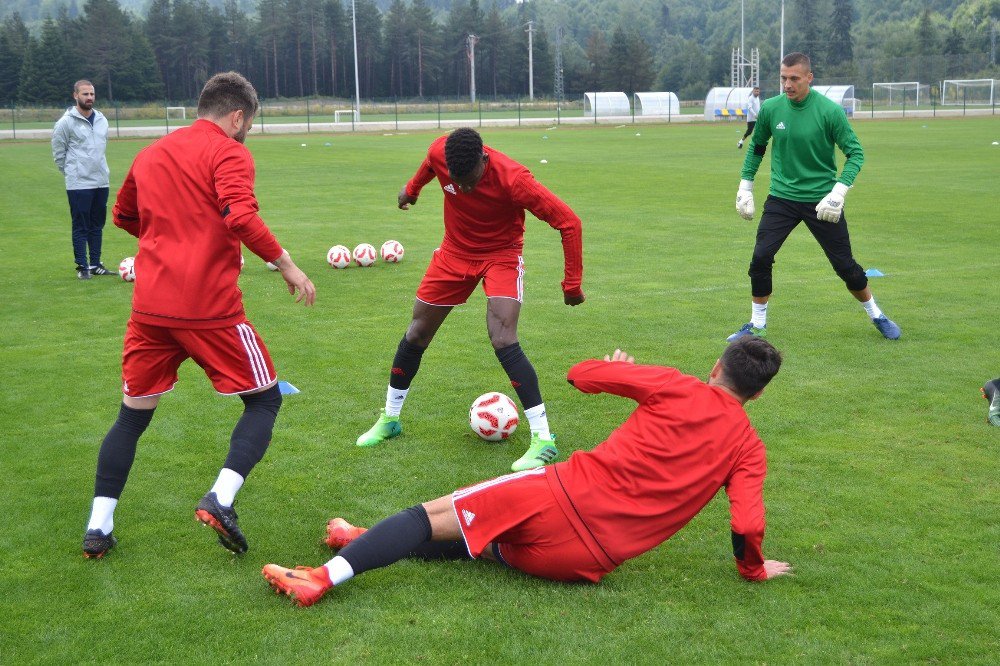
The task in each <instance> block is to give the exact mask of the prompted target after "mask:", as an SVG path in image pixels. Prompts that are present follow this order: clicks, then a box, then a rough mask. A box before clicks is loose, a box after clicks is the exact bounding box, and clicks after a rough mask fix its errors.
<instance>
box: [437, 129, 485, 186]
mask: <svg viewBox="0 0 1000 666" xmlns="http://www.w3.org/2000/svg"><path fill="white" fill-rule="evenodd" d="M482 159H483V137H481V136H479V132H477V131H476V130H474V129H472V128H471V127H459V128H458V129H457V130H455V131H454V132H452V133H451V134H449V135H448V138H447V139H446V140H445V142H444V161H445V164H447V165H448V172H449V173H450V174H451V176H452V178H463V177H465V176H468V175H469V174H470V173H472V172H473V171H475V170H476V165H477V164H479V163H480V162H481V161H482Z"/></svg>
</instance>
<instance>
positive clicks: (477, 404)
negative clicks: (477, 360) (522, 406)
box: [469, 391, 518, 442]
mask: <svg viewBox="0 0 1000 666" xmlns="http://www.w3.org/2000/svg"><path fill="white" fill-rule="evenodd" d="M517 423H518V417H517V405H515V404H514V401H513V400H511V399H510V398H508V397H507V396H505V395H504V394H503V393H497V392H495V391H494V392H491V393H484V394H483V395H481V396H479V397H478V398H476V399H475V401H473V403H472V407H470V408H469V425H470V426H471V427H472V431H473V432H474V433H476V434H477V435H479V436H480V437H482V438H483V439H485V440H487V441H490V442H499V441H500V440H503V439H507V438H508V437H510V436H511V435H512V434H514V430H516V429H517Z"/></svg>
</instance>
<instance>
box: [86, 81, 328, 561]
mask: <svg viewBox="0 0 1000 666" xmlns="http://www.w3.org/2000/svg"><path fill="white" fill-rule="evenodd" d="M257 108H258V103H257V92H256V91H255V90H254V88H253V86H252V85H251V84H250V82H249V81H247V80H246V79H245V78H243V77H242V76H241V75H239V74H237V73H236V72H227V73H223V74H216V75H215V76H213V77H212V78H210V79H209V80H208V82H207V83H205V87H204V89H203V90H202V91H201V96H200V97H199V99H198V119H197V120H196V121H195V122H194V124H192V125H191V126H190V127H185V128H181V129H179V130H177V131H175V132H171V133H170V134H168V135H167V136H165V137H164V138H162V139H159V140H158V141H156V142H154V143H153V144H151V145H150V146H148V147H147V148H145V149H144V150H142V151H141V152H140V153H139V155H138V156H137V157H136V158H135V162H134V163H133V164H132V168H131V169H130V170H129V173H128V175H127V176H126V178H125V182H124V183H123V184H122V187H121V190H120V191H119V192H118V200H117V202H116V203H115V207H114V222H115V225H117V226H119V227H121V228H122V229H124V230H125V231H127V232H128V233H130V234H132V235H133V236H136V237H137V238H138V239H139V251H138V253H137V254H136V257H135V271H136V282H135V292H134V294H133V296H132V316H131V317H130V318H129V321H128V325H127V328H126V330H125V344H124V352H123V354H122V392H123V393H124V398H123V400H122V405H121V408H120V411H119V413H118V419H117V420H116V421H115V424H114V425H113V426H112V427H111V430H110V431H109V432H108V434H107V436H106V437H105V438H104V442H103V443H102V444H101V450H100V453H99V454H98V457H97V480H96V482H95V487H94V502H93V507H92V510H91V515H90V521H89V522H88V524H87V532H86V535H85V536H84V539H83V553H84V555H85V556H87V557H103V556H104V555H105V554H106V553H107V552H108V550H109V549H110V548H112V547H113V546H114V545H115V543H117V540H116V538H115V536H114V535H113V534H112V529H113V528H114V510H115V507H116V506H117V504H118V498H119V497H120V496H121V492H122V490H123V489H124V487H125V482H126V480H127V479H128V474H129V471H130V469H131V467H132V462H133V461H134V459H135V451H136V446H137V444H138V441H139V437H140V436H141V435H142V433H143V432H144V431H145V430H146V427H147V426H148V425H149V423H150V421H151V420H152V418H153V411H154V410H155V409H156V405H157V404H158V402H159V400H160V396H161V395H163V394H164V393H166V392H168V391H170V390H171V389H172V388H173V386H174V384H175V383H176V382H177V368H178V367H179V366H180V364H181V363H182V362H183V361H184V360H185V359H187V358H192V359H194V361H195V362H196V363H197V364H198V365H200V366H201V367H202V368H203V369H204V370H205V373H206V374H207V375H208V377H209V379H210V380H211V381H212V385H213V386H214V387H215V390H216V391H218V392H219V393H221V394H223V395H234V394H235V395H238V396H240V398H241V399H242V400H243V403H244V411H243V415H242V416H241V417H240V420H239V422H238V423H237V424H236V427H235V429H234V430H233V433H232V438H231V440H230V444H229V455H228V456H227V458H226V461H225V463H224V465H223V469H222V470H221V472H220V473H219V476H218V479H217V480H216V482H215V485H214V486H213V487H212V489H211V490H210V491H209V492H208V493H207V494H206V495H205V496H204V497H203V498H202V500H201V502H200V503H199V504H198V507H197V509H196V510H195V516H196V517H197V519H198V520H200V521H201V522H203V523H205V524H206V525H209V526H211V527H213V528H214V529H215V531H216V532H218V535H219V542H220V543H221V544H222V545H223V546H224V547H225V548H227V549H229V550H230V551H232V552H234V553H242V552H245V551H246V549H247V542H246V539H245V538H244V536H243V533H242V532H241V531H240V528H239V524H238V523H237V518H236V512H235V511H234V510H233V498H234V497H235V496H236V493H237V491H239V489H240V487H241V486H242V485H243V481H244V479H245V478H246V476H247V474H249V472H250V470H251V469H252V468H253V467H254V465H256V464H257V462H259V461H260V459H261V458H262V457H263V456H264V452H265V451H266V450H267V446H268V444H269V443H270V441H271V431H272V428H273V426H274V421H275V418H276V417H277V415H278V409H279V407H280V406H281V392H280V391H279V390H278V386H277V383H278V380H277V378H276V377H275V371H274V364H273V363H272V362H271V357H270V355H269V354H268V351H267V347H265V346H264V342H263V341H262V340H261V339H260V336H259V335H258V334H257V331H256V330H255V329H254V327H253V326H252V325H251V324H250V322H249V321H248V320H247V317H246V314H245V313H244V310H243V295H242V293H241V292H240V290H239V287H238V286H237V279H238V277H239V274H240V265H241V252H240V246H241V243H242V244H243V245H246V246H247V248H249V249H250V251H252V252H253V253H254V254H256V255H257V256H259V257H260V258H261V259H263V260H264V261H269V262H271V263H273V264H275V265H276V266H277V267H278V270H279V271H281V277H282V278H284V280H285V282H286V283H287V284H288V291H289V293H291V294H296V292H298V294H297V296H296V299H295V300H296V302H298V301H305V304H306V305H312V304H313V302H314V301H315V299H316V289H315V287H313V284H312V282H310V281H309V278H308V277H306V274H305V273H303V272H302V271H301V270H299V268H298V267H297V266H296V265H295V263H294V262H293V261H292V259H291V257H289V256H288V252H287V251H286V250H284V249H282V247H281V245H279V244H278V241H277V240H276V239H275V237H274V236H273V235H272V234H271V231H270V230H269V229H268V228H267V225H265V224H264V221H263V220H261V219H260V216H259V215H258V214H257V210H258V206H257V199H256V197H255V196H254V192H253V187H254V164H253V157H251V155H250V151H249V150H247V148H246V147H245V146H244V145H243V142H244V140H245V139H246V136H247V132H248V131H249V130H250V125H251V123H252V122H253V117H254V115H255V114H256V113H257Z"/></svg>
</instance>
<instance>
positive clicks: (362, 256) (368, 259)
mask: <svg viewBox="0 0 1000 666" xmlns="http://www.w3.org/2000/svg"><path fill="white" fill-rule="evenodd" d="M377 256H378V255H376V254H375V246H374V245H371V244H370V243H361V244H360V245H358V246H357V247H356V248H354V261H356V262H358V266H371V265H372V264H374V263H375V258H376V257H377Z"/></svg>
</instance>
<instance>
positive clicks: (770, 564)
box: [764, 560, 795, 579]
mask: <svg viewBox="0 0 1000 666" xmlns="http://www.w3.org/2000/svg"><path fill="white" fill-rule="evenodd" d="M764 571H766V572H767V577H768V579H771V578H774V577H775V576H794V575H795V574H794V573H793V572H792V565H791V564H789V563H788V562H779V561H778V560H764Z"/></svg>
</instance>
